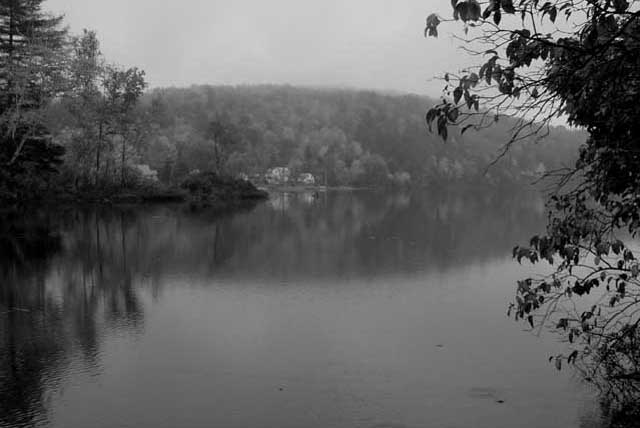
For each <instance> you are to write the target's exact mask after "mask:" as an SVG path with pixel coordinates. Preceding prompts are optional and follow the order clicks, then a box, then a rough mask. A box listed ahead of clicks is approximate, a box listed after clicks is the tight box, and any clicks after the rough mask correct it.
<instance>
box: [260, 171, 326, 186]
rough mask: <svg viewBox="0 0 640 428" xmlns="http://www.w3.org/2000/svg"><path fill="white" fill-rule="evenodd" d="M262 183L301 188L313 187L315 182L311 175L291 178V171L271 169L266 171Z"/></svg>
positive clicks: (306, 174)
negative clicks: (298, 186) (301, 186)
mask: <svg viewBox="0 0 640 428" xmlns="http://www.w3.org/2000/svg"><path fill="white" fill-rule="evenodd" d="M264 181H265V182H266V183H267V184H270V185H274V186H277V185H303V186H315V185H316V184H317V180H316V178H315V177H314V175H313V174H311V173H308V172H304V173H301V174H298V175H297V176H295V177H294V176H293V174H292V172H291V169H289V168H286V167H278V168H272V169H270V170H268V171H267V173H266V174H265V176H264Z"/></svg>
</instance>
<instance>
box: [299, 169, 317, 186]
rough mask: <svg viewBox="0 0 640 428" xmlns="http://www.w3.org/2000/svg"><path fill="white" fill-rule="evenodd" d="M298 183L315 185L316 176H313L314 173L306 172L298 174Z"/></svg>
mask: <svg viewBox="0 0 640 428" xmlns="http://www.w3.org/2000/svg"><path fill="white" fill-rule="evenodd" d="M298 184H304V185H305V186H315V185H316V178H315V177H314V176H313V174H309V173H308V172H305V173H302V174H300V175H298Z"/></svg>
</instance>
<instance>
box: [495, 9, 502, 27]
mask: <svg viewBox="0 0 640 428" xmlns="http://www.w3.org/2000/svg"><path fill="white" fill-rule="evenodd" d="M501 20H502V12H500V10H496V11H495V13H494V14H493V22H494V23H495V24H496V25H500V21H501Z"/></svg>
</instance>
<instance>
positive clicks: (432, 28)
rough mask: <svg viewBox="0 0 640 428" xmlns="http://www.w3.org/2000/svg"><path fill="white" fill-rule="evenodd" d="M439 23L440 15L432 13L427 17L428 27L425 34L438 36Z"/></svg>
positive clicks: (426, 35)
mask: <svg viewBox="0 0 640 428" xmlns="http://www.w3.org/2000/svg"><path fill="white" fill-rule="evenodd" d="M438 25H440V17H439V16H438V15H436V14H435V13H432V14H431V15H429V16H428V17H427V27H426V28H425V30H424V36H425V37H428V36H433V37H438Z"/></svg>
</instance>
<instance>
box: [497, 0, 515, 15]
mask: <svg viewBox="0 0 640 428" xmlns="http://www.w3.org/2000/svg"><path fill="white" fill-rule="evenodd" d="M500 6H502V10H504V11H505V13H510V14H514V13H516V8H515V7H514V6H513V0H500Z"/></svg>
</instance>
